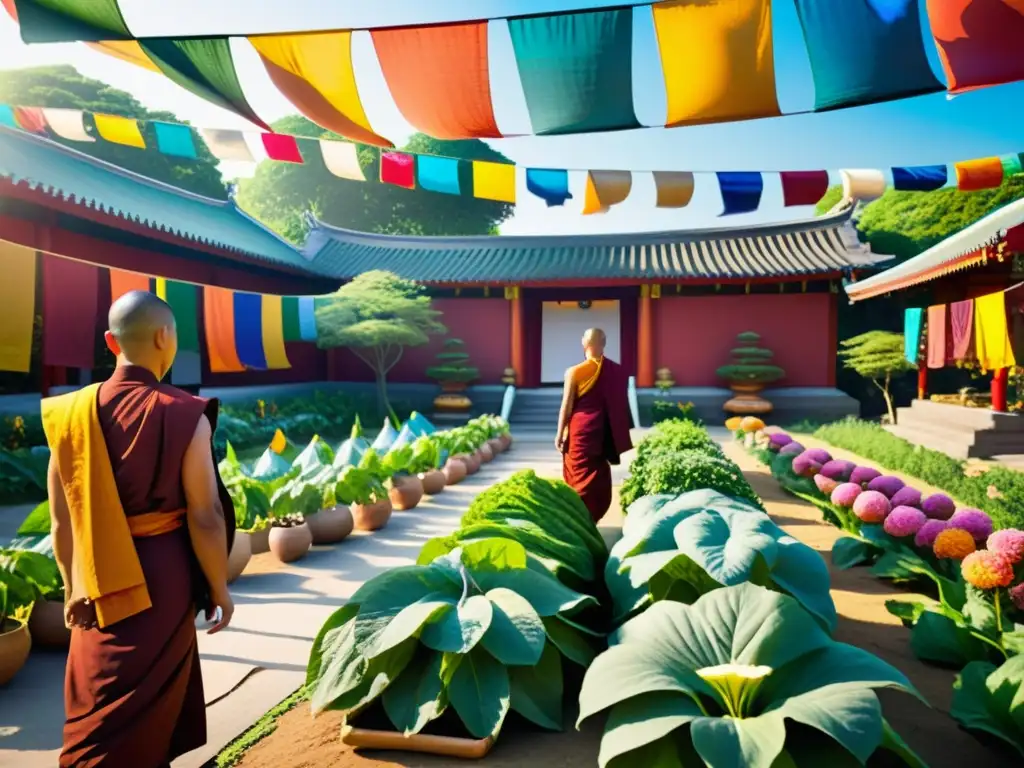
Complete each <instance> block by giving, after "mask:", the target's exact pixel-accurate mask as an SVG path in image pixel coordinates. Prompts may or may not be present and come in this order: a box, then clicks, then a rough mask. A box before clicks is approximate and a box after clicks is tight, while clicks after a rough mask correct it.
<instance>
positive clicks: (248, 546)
mask: <svg viewBox="0 0 1024 768" xmlns="http://www.w3.org/2000/svg"><path fill="white" fill-rule="evenodd" d="M267 530H268V531H269V530H270V529H269V528H268V529H267ZM250 559H252V534H250V533H247V532H245V531H235V540H234V541H233V542H232V544H231V552H229V553H228V584H231V583H232V582H234V581H235V579H237V578H238V577H239V576H241V575H242V571H244V570H245V566H247V565H248V564H249V560H250Z"/></svg>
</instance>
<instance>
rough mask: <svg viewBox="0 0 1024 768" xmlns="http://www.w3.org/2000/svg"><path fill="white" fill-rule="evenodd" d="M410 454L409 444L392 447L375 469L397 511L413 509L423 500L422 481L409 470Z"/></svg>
mask: <svg viewBox="0 0 1024 768" xmlns="http://www.w3.org/2000/svg"><path fill="white" fill-rule="evenodd" d="M412 455H413V453H412V446H411V445H404V446H401V447H399V448H394V449H392V450H390V451H388V452H387V454H386V455H385V456H384V458H383V459H381V461H380V469H379V470H378V471H377V472H378V474H377V476H378V477H379V478H380V479H381V480H382V481H383V482H384V483H385V485H386V486H387V489H388V498H389V499H391V506H392V508H393V509H397V510H399V511H406V510H409V509H415V508H416V506H417V505H418V504H419V503H420V501H422V500H423V482H422V481H421V480H420V479H419V477H417V476H416V473H414V472H411V471H410V465H411V464H412Z"/></svg>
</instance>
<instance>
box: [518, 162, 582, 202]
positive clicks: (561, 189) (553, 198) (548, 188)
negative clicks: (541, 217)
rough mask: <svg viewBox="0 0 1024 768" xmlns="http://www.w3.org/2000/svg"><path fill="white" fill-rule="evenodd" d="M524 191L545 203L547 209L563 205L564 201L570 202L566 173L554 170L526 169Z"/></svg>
mask: <svg viewBox="0 0 1024 768" xmlns="http://www.w3.org/2000/svg"><path fill="white" fill-rule="evenodd" d="M526 189H527V190H528V191H529V192H531V193H532V194H534V195H536V196H537V197H539V198H540V199H541V200H543V201H544V202H545V203H547V206H548V208H553V207H554V206H556V205H565V201H566V200H572V193H571V192H569V172H568V171H563V170H558V169H555V168H527V169H526Z"/></svg>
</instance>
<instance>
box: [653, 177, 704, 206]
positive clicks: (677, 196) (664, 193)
mask: <svg viewBox="0 0 1024 768" xmlns="http://www.w3.org/2000/svg"><path fill="white" fill-rule="evenodd" d="M654 187H655V189H656V190H657V194H658V197H657V202H656V203H655V205H657V206H658V207H659V208H685V207H686V206H688V205H689V204H690V201H691V200H692V199H693V189H694V181H693V174H692V173H690V172H689V171H655V172H654Z"/></svg>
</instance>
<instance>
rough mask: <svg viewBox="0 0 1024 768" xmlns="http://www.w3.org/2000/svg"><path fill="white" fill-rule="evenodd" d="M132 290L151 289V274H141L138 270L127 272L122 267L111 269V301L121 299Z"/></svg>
mask: <svg viewBox="0 0 1024 768" xmlns="http://www.w3.org/2000/svg"><path fill="white" fill-rule="evenodd" d="M131 291H147V292H148V291H149V276H148V275H140V274H138V273H137V272H125V271H124V270H120V269H113V268H111V269H110V303H111V304H113V303H114V302H115V301H117V300H118V299H120V298H121V297H122V296H124V295H125V294H126V293H130V292H131Z"/></svg>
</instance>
